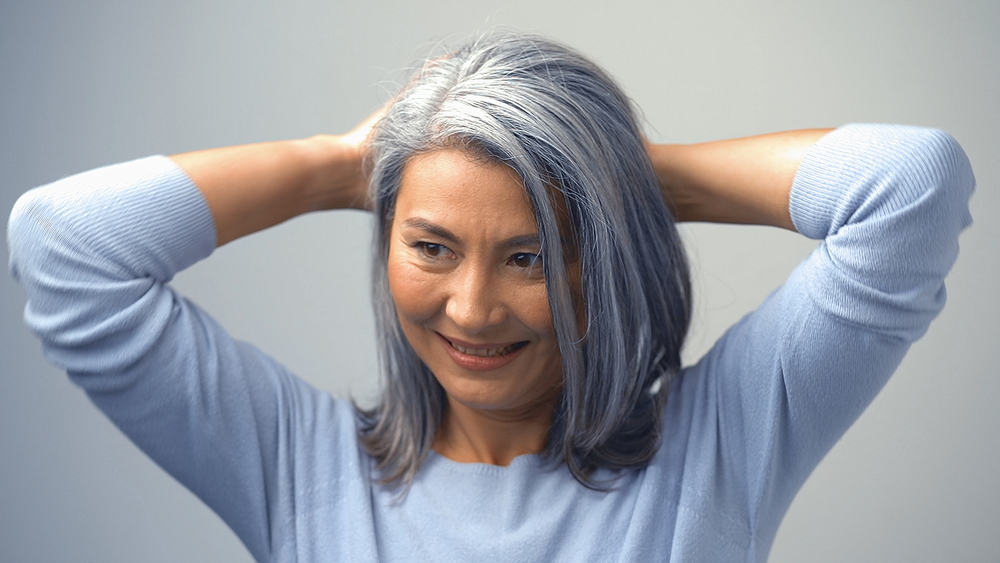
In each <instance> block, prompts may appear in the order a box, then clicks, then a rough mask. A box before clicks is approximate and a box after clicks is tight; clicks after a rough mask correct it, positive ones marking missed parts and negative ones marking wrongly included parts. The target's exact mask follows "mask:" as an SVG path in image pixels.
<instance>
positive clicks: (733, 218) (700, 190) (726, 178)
mask: <svg viewBox="0 0 1000 563" xmlns="http://www.w3.org/2000/svg"><path fill="white" fill-rule="evenodd" d="M829 131H830V130H829V129H804V130H799V131H786V132H784V133H771V134H767V135H758V136H754V137H745V138H742V139H730V140H725V141H713V142H708V143H697V144H693V145H665V144H659V145H658V144H652V143H648V142H647V143H646V151H647V152H648V154H649V157H650V159H651V160H652V162H653V168H654V169H655V170H656V176H657V178H658V179H659V181H660V187H661V189H662V190H663V197H664V199H665V200H666V201H667V205H669V206H670V207H671V209H673V211H674V214H675V216H676V217H677V220H678V221H709V222H713V223H745V224H754V225H773V226H776V227H784V228H786V229H790V230H795V226H794V225H793V224H792V219H791V216H790V215H789V212H788V194H789V192H790V190H791V187H792V180H793V179H794V178H795V171H796V170H797V169H798V166H799V163H800V162H801V161H802V157H804V156H805V154H806V151H807V150H808V149H809V147H811V146H812V145H813V144H815V143H816V141H818V140H819V139H820V138H821V137H823V135H826V134H827V133H828V132H829Z"/></svg>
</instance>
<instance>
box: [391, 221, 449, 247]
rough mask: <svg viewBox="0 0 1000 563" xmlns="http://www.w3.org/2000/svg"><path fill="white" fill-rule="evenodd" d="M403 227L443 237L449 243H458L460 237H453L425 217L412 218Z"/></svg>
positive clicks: (404, 222) (446, 230)
mask: <svg viewBox="0 0 1000 563" xmlns="http://www.w3.org/2000/svg"><path fill="white" fill-rule="evenodd" d="M403 226H404V227H412V228H415V229H420V230H421V231H426V232H428V233H430V234H432V235H435V236H438V237H441V238H443V239H445V240H447V241H448V242H458V237H456V236H455V235H453V234H452V233H451V231H449V230H448V229H446V228H444V227H442V226H440V225H435V224H434V223H431V222H430V221H428V220H427V219H424V218H423V217H410V218H409V219H407V220H405V221H403Z"/></svg>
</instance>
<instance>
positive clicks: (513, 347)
mask: <svg viewBox="0 0 1000 563" xmlns="http://www.w3.org/2000/svg"><path fill="white" fill-rule="evenodd" d="M441 338H444V340H445V341H446V342H448V345H449V346H451V347H452V348H454V349H455V350H457V351H459V352H461V353H463V354H465V355H467V356H476V357H479V358H495V357H499V356H506V355H508V354H512V353H514V352H516V351H518V350H520V349H521V348H524V347H525V346H526V345H527V344H528V343H527V341H522V342H515V343H513V344H507V345H504V346H470V345H469V344H468V343H466V344H459V343H457V342H455V341H454V340H452V339H450V338H448V337H446V336H444V335H441Z"/></svg>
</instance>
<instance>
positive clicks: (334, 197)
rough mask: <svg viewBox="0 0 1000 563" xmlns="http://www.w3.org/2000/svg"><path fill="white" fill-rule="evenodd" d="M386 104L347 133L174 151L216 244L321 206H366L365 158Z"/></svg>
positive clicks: (344, 207)
mask: <svg viewBox="0 0 1000 563" xmlns="http://www.w3.org/2000/svg"><path fill="white" fill-rule="evenodd" d="M384 109H385V108H384V107H383V108H380V109H379V110H377V111H376V112H375V113H373V114H372V115H370V116H368V118H366V119H365V120H364V121H362V122H361V124H359V125H358V126H357V127H355V128H354V129H352V130H351V131H350V132H349V133H347V134H345V135H316V136H313V137H309V138H307V139H297V140H290V141H276V142H270V143H255V144H252V145H240V146H235V147H224V148H217V149H208V150H202V151H195V152H190V153H184V154H179V155H174V156H171V159H173V160H174V162H176V163H177V165H178V166H180V167H181V168H182V169H183V170H184V171H185V172H186V173H187V174H188V176H190V177H191V179H192V180H193V181H194V183H195V185H197V186H198V189H200V190H201V192H202V194H203V195H204V196H205V200H206V202H207V203H208V207H209V209H210V210H211V212H212V217H213V218H214V220H215V230H216V245H217V246H222V245H223V244H226V243H227V242H230V241H232V240H235V239H237V238H240V237H242V236H245V235H248V234H250V233H254V232H257V231H259V230H262V229H266V228H268V227H271V226H274V225H277V224H278V223H281V222H283V221H286V220H288V219H291V218H292V217H296V216H298V215H301V214H303V213H308V212H310V211H317V210H321V209H368V195H367V191H368V177H367V175H366V174H365V170H364V158H365V155H366V150H367V146H368V139H369V137H370V135H371V132H372V130H373V128H374V125H375V124H376V123H377V122H378V120H379V119H380V118H381V116H382V113H383V112H384Z"/></svg>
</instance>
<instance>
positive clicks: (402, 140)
mask: <svg viewBox="0 0 1000 563" xmlns="http://www.w3.org/2000/svg"><path fill="white" fill-rule="evenodd" d="M456 146H457V147H461V148H465V149H467V150H468V151H470V152H471V153H472V154H474V155H476V156H477V157H480V158H487V159H490V160H493V161H496V162H499V163H502V164H505V165H507V166H509V167H510V168H512V169H513V170H514V171H515V172H517V174H518V175H519V176H520V178H521V180H522V182H523V185H524V190H525V192H526V193H527V195H528V198H529V200H530V202H531V206H532V209H533V212H534V215H535V220H536V222H537V226H538V232H539V238H540V241H541V254H542V257H543V267H544V275H545V284H546V290H547V294H548V298H549V308H550V311H551V316H552V322H553V326H554V330H555V333H556V337H557V340H558V346H559V352H560V354H561V357H562V366H563V385H562V390H561V392H560V395H559V397H558V400H557V404H556V410H555V413H554V416H553V420H552V424H551V427H550V429H549V433H548V437H547V441H546V445H545V450H544V452H543V454H542V455H543V456H544V457H545V458H546V459H548V460H549V461H550V462H552V463H553V464H554V465H556V464H559V463H563V462H564V463H565V464H566V466H567V467H568V468H569V470H570V472H571V473H572V474H573V475H574V477H575V478H576V479H577V480H578V481H580V482H581V483H582V484H583V485H585V486H587V487H590V488H595V489H606V488H607V487H608V486H610V485H611V480H612V479H613V476H614V475H615V474H616V473H617V470H622V469H626V468H637V467H643V466H645V465H646V464H647V463H648V462H649V461H650V459H651V458H652V457H653V455H654V454H655V453H656V451H657V449H658V447H659V445H660V431H661V422H662V413H663V406H664V403H665V401H666V399H667V389H668V388H669V385H668V383H669V378H670V377H671V376H673V375H674V374H676V373H677V371H678V370H679V368H680V349H681V345H682V343H683V341H684V336H685V334H686V332H687V327H688V323H689V318H690V302H691V299H690V282H689V274H688V267H687V261H686V258H685V255H684V250H683V247H682V245H681V242H680V238H679V236H678V233H677V229H676V227H675V224H674V219H673V216H672V215H671V213H670V210H669V209H668V207H667V205H666V204H665V202H664V200H663V196H662V194H661V191H660V187H659V184H658V182H657V179H656V176H655V174H654V171H653V168H652V164H651V163H650V161H649V158H648V156H647V154H646V151H645V148H644V145H643V141H642V137H641V135H640V132H639V129H638V127H637V125H636V119H635V115H634V113H633V110H632V107H631V104H630V101H629V99H628V98H627V97H626V96H625V95H624V94H623V93H622V91H621V90H620V89H619V88H618V86H617V85H616V84H615V83H614V81H613V80H612V79H611V78H610V77H609V76H608V75H607V74H606V73H605V72H604V71H602V70H601V69H600V68H598V67H597V66H596V65H595V64H593V63H591V62H590V61H589V60H587V59H586V58H584V57H583V56H581V55H580V54H578V53H577V52H575V51H573V50H572V49H569V48H567V47H565V46H563V45H560V44H558V43H555V42H553V41H550V40H548V39H545V38H542V37H538V36H533V35H526V34H520V33H512V32H492V33H489V34H485V35H481V36H479V37H477V38H475V39H473V40H471V41H469V42H468V43H466V44H465V45H464V46H462V47H460V48H459V49H457V50H454V51H452V52H449V53H448V54H446V55H444V56H441V57H437V58H433V59H429V60H428V61H427V62H426V63H425V64H424V65H423V67H422V68H421V69H420V70H418V71H417V72H416V74H415V75H414V76H413V77H412V79H411V80H410V81H409V83H408V84H407V85H406V86H405V87H404V88H403V90H402V92H400V93H399V95H398V96H397V97H396V98H395V99H394V101H393V102H392V104H391V106H390V107H389V108H388V109H387V110H386V113H385V115H384V117H383V118H382V119H381V121H380V122H379V123H378V124H377V126H376V130H375V132H374V133H373V137H372V144H371V150H370V162H369V166H370V167H371V168H370V170H371V185H370V190H371V191H370V196H371V198H372V204H373V210H374V212H375V218H376V221H375V229H376V233H375V244H374V253H375V257H374V272H373V273H374V275H373V285H374V306H375V317H376V330H377V334H378V347H379V360H380V369H381V372H382V377H383V380H382V382H381V383H382V389H381V395H380V397H379V400H378V403H377V404H376V405H375V406H374V407H373V408H371V409H362V408H359V407H358V408H357V412H358V416H359V418H360V425H359V433H360V438H361V443H362V445H363V447H364V448H365V450H366V451H367V452H368V453H369V454H370V455H371V456H373V457H374V459H375V460H376V471H377V472H378V474H379V479H380V480H381V481H382V482H383V483H387V484H391V485H402V486H403V488H404V490H405V488H406V487H408V486H409V484H410V482H411V481H412V480H413V478H414V476H415V475H416V472H417V470H418V469H419V467H420V465H421V463H423V461H424V460H425V459H426V457H427V455H428V453H429V452H430V450H431V445H432V444H433V441H434V436H435V433H436V432H437V429H438V427H439V425H440V424H441V421H442V418H443V414H444V409H445V408H446V404H447V402H446V398H445V392H444V390H443V388H442V387H441V386H440V384H439V383H438V382H437V380H436V379H435V378H434V375H433V374H432V373H431V372H430V370H429V369H428V368H427V367H426V366H425V365H424V364H423V362H422V361H421V360H420V358H419V357H418V356H417V354H416V353H415V352H414V351H413V349H412V348H411V347H410V345H409V343H408V342H407V340H406V337H405V336H404V334H403V332H402V328H401V327H400V324H399V319H398V317H397V315H396V310H395V306H394V303H393V299H392V295H391V294H390V292H389V284H388V276H387V264H386V262H387V256H388V249H389V237H390V230H391V226H392V219H393V212H394V208H395V203H396V195H397V193H398V190H399V186H400V179H401V176H402V173H403V168H404V166H405V165H406V163H407V162H408V161H409V160H410V159H411V158H412V157H413V156H414V155H417V154H421V153H426V152H429V151H434V150H438V149H442V148H446V147H447V148H454V147H456ZM570 272H577V273H578V274H571V273H570ZM577 275H578V276H579V277H578V279H574V278H575V276H577ZM599 468H607V469H610V470H613V472H612V473H611V477H610V478H609V479H597V478H596V476H595V474H594V472H595V470H597V469H599Z"/></svg>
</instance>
